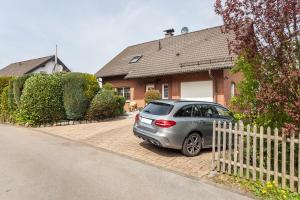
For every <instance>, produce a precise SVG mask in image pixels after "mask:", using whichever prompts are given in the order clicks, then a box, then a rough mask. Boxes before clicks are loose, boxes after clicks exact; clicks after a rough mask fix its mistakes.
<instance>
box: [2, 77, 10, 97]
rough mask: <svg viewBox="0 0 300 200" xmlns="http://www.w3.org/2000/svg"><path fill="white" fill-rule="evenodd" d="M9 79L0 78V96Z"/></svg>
mask: <svg viewBox="0 0 300 200" xmlns="http://www.w3.org/2000/svg"><path fill="white" fill-rule="evenodd" d="M10 79H11V77H0V94H2V92H3V90H4V88H6V86H8V84H9V80H10Z"/></svg>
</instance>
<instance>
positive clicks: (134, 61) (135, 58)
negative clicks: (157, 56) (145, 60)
mask: <svg viewBox="0 0 300 200" xmlns="http://www.w3.org/2000/svg"><path fill="white" fill-rule="evenodd" d="M141 57H142V55H137V56H134V57H133V58H132V59H131V60H130V62H129V63H137V62H138V61H139V60H140V59H141Z"/></svg>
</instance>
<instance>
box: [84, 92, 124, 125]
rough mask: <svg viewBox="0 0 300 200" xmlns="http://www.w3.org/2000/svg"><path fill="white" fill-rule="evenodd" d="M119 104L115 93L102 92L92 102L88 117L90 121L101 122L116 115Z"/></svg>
mask: <svg viewBox="0 0 300 200" xmlns="http://www.w3.org/2000/svg"><path fill="white" fill-rule="evenodd" d="M117 108H118V102H117V99H116V95H115V94H114V92H113V91H109V90H102V91H100V92H99V93H98V94H97V95H96V96H95V97H94V99H93V100H92V102H91V105H90V108H89V110H88V113H87V117H88V119H90V120H99V119H104V118H109V117H114V116H115V115H116V110H117Z"/></svg>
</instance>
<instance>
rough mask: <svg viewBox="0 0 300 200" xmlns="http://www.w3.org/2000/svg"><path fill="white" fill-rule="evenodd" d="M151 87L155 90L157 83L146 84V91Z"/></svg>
mask: <svg viewBox="0 0 300 200" xmlns="http://www.w3.org/2000/svg"><path fill="white" fill-rule="evenodd" d="M149 88H153V89H154V90H155V84H154V83H149V84H147V85H146V92H147V91H149Z"/></svg>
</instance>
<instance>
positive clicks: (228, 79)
mask: <svg viewBox="0 0 300 200" xmlns="http://www.w3.org/2000/svg"><path fill="white" fill-rule="evenodd" d="M241 80H243V75H242V74H241V73H236V74H232V73H231V72H230V69H225V70H224V96H225V105H227V106H228V105H229V103H230V98H231V83H235V85H236V86H237V84H238V83H239V82H240V81H241ZM235 93H236V94H237V93H238V91H237V89H236V91H235Z"/></svg>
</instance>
